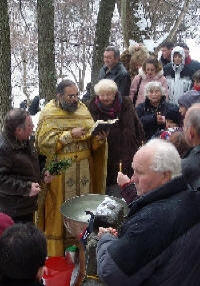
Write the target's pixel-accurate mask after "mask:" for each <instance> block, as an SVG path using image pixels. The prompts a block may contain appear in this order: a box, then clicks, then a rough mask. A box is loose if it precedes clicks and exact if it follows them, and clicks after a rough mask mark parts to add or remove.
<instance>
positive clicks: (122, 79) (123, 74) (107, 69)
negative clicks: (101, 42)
mask: <svg viewBox="0 0 200 286" xmlns="http://www.w3.org/2000/svg"><path fill="white" fill-rule="evenodd" d="M119 60H120V52H119V50H118V49H117V48H116V47H113V46H108V47H107V48H106V49H105V52H104V66H103V67H102V68H101V69H100V72H99V80H101V79H112V80H114V82H115V83H116V84H117V86H118V90H119V92H120V94H121V95H122V96H128V95H129V91H130V85H131V78H130V75H129V73H128V72H127V70H126V68H125V67H124V65H123V64H122V63H121V62H120V61H119Z"/></svg>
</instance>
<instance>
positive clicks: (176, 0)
mask: <svg viewBox="0 0 200 286" xmlns="http://www.w3.org/2000/svg"><path fill="white" fill-rule="evenodd" d="M199 25H200V1H198V0H194V1H192V0H150V1H146V0H136V1H134V0H109V1H108V0H100V1H98V0H7V1H6V0H2V1H1V2H0V114H1V116H0V125H1V124H2V120H3V118H4V115H5V113H6V112H7V111H8V110H9V109H10V108H11V106H12V105H13V104H14V105H15V106H17V107H18V106H19V102H20V101H22V100H23V99H25V98H27V100H28V102H30V100H31V99H32V98H33V97H34V96H35V95H38V94H39V95H40V97H41V98H44V99H45V100H47V101H48V100H49V99H51V98H53V97H54V94H55V86H56V82H57V81H58V80H60V79H63V78H70V79H72V80H73V81H75V82H76V83H77V85H78V86H79V89H80V91H81V92H83V91H84V89H85V86H86V84H87V83H88V82H89V81H90V80H91V81H92V83H95V82H96V81H97V75H98V71H99V68H100V67H101V65H102V63H103V57H102V56H103V51H104V48H105V47H106V46H107V45H108V44H109V43H110V44H113V45H116V46H118V47H119V48H120V50H121V51H123V50H125V49H126V48H127V47H128V46H129V41H130V40H134V41H136V42H143V43H144V44H145V45H147V47H148V49H151V50H153V49H154V48H155V50H158V49H159V45H160V44H161V42H162V41H164V40H166V39H167V40H172V41H189V40H190V41H191V40H195V42H196V44H197V45H198V44H199V42H200V32H199V31H198V27H199Z"/></svg>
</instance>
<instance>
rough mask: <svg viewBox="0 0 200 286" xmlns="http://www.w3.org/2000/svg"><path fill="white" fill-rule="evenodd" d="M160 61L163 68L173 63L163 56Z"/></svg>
mask: <svg viewBox="0 0 200 286" xmlns="http://www.w3.org/2000/svg"><path fill="white" fill-rule="evenodd" d="M160 61H161V63H162V66H163V67H164V66H166V65H167V64H169V63H170V62H171V60H168V59H164V58H163V56H161V57H160Z"/></svg>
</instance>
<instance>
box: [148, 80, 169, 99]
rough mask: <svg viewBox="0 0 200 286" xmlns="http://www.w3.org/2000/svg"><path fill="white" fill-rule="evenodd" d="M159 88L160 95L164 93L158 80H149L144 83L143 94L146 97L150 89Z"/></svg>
mask: <svg viewBox="0 0 200 286" xmlns="http://www.w3.org/2000/svg"><path fill="white" fill-rule="evenodd" d="M158 89H159V90H160V92H161V94H162V95H165V90H164V88H163V86H162V84H161V83H160V82H159V81H150V82H148V83H147V84H146V85H145V90H144V95H145V97H147V95H148V92H149V91H150V90H158Z"/></svg>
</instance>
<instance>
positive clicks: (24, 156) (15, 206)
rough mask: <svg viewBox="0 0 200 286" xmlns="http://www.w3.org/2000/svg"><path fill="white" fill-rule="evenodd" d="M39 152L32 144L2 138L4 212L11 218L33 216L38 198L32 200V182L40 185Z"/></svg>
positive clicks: (0, 190) (0, 204) (0, 171)
mask: <svg viewBox="0 0 200 286" xmlns="http://www.w3.org/2000/svg"><path fill="white" fill-rule="evenodd" d="M39 179H40V170H39V164H38V157H37V153H36V151H35V149H34V147H33V146H31V144H30V142H24V143H20V142H19V141H16V139H15V138H14V137H13V138H12V137H9V136H7V135H6V134H1V135H0V210H1V212H5V213H6V214H8V215H10V216H11V217H13V218H14V217H17V216H23V215H27V214H31V213H33V211H34V210H35V209H36V202H37V196H34V197H29V193H30V191H31V184H32V182H39Z"/></svg>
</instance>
